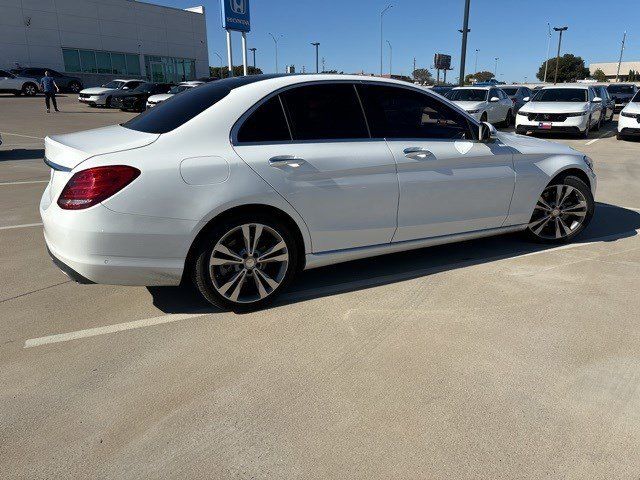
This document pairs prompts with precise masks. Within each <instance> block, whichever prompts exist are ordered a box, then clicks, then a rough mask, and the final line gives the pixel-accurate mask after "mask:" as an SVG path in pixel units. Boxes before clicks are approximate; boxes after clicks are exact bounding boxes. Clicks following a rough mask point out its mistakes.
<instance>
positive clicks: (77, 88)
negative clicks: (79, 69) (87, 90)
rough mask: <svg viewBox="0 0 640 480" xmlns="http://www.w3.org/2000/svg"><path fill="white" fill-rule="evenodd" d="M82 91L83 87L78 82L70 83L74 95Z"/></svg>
mask: <svg viewBox="0 0 640 480" xmlns="http://www.w3.org/2000/svg"><path fill="white" fill-rule="evenodd" d="M81 89H82V86H81V85H80V84H79V83H78V82H71V83H69V90H71V91H72V92H73V93H78V92H79V91H80V90H81Z"/></svg>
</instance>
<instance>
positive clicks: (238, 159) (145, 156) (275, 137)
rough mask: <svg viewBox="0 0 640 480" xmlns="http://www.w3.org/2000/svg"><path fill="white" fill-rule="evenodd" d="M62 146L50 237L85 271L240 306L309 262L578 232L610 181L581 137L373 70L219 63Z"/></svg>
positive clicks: (50, 193)
mask: <svg viewBox="0 0 640 480" xmlns="http://www.w3.org/2000/svg"><path fill="white" fill-rule="evenodd" d="M45 158H46V160H45V161H46V163H47V164H48V165H49V166H50V168H51V169H52V170H53V171H52V175H51V180H50V182H49V184H48V186H47V188H46V189H45V191H44V194H43V196H42V200H41V202H40V214H41V216H42V220H43V223H44V232H45V240H46V244H47V248H48V249H49V251H50V253H51V255H52V257H53V258H54V261H55V262H56V263H57V265H58V266H60V268H62V269H63V270H64V271H66V273H67V274H68V275H69V276H70V277H71V278H73V279H75V280H77V281H81V282H85V283H92V282H96V283H108V284H123V285H178V284H179V283H180V282H181V281H182V279H183V278H184V279H185V280H187V279H193V281H194V282H195V284H196V285H197V287H198V289H199V290H200V292H201V293H202V294H203V296H204V297H205V298H206V299H208V300H209V301H210V302H211V303H213V304H215V305H218V306H221V307H223V308H229V309H234V310H242V309H247V308H249V309H255V308H259V307H263V306H265V305H266V304H267V303H268V302H270V301H272V300H273V299H274V297H276V295H277V294H279V293H280V292H281V291H283V290H284V289H285V288H286V287H287V285H288V284H289V283H290V282H291V281H292V280H293V277H294V275H295V274H296V273H297V272H298V271H300V270H303V269H311V268H316V267H320V266H323V265H330V264H335V263H340V262H345V261H350V260H355V259H359V258H368V257H374V256H377V255H381V254H385V253H391V252H398V251H403V250H411V249H418V248H422V247H426V246H430V245H435V244H442V243H450V242H456V241H460V240H468V239H471V238H477V237H484V236H489V235H496V234H501V233H507V232H516V231H518V232H523V233H525V234H526V236H527V237H528V238H530V239H532V240H535V241H540V242H545V243H565V242H568V241H571V240H573V239H574V238H576V236H578V235H579V234H580V232H582V231H583V230H584V228H585V227H586V226H587V225H588V223H589V221H590V219H591V217H592V215H593V211H594V198H593V195H594V193H595V189H596V176H595V174H594V172H593V164H592V161H591V160H590V159H589V158H588V157H587V156H586V155H584V154H583V153H581V152H577V151H575V150H573V149H571V148H569V147H568V146H565V145H561V144H559V143H552V142H547V141H545V140H540V139H536V138H530V137H522V136H519V135H514V134H510V133H503V132H498V131H496V129H495V128H493V127H492V126H491V125H490V124H488V123H480V122H478V121H477V120H476V119H475V118H473V117H471V116H470V115H468V114H466V113H465V112H464V111H463V110H461V109H460V108H458V107H457V106H455V105H454V104H452V103H450V102H449V101H448V100H446V99H444V98H442V97H441V96H439V95H437V94H434V93H432V92H430V91H429V90H428V89H424V88H421V87H416V86H414V85H412V84H409V83H407V82H403V81H398V80H391V79H381V78H363V77H362V76H355V75H326V74H325V75H251V76H247V77H236V78H229V79H224V80H219V81H217V82H212V83H208V84H207V85H203V86H201V87H198V88H195V89H191V90H188V91H185V92H183V93H181V94H179V95H177V96H176V97H175V98H173V99H172V100H171V101H168V102H164V103H161V104H160V105H158V106H157V107H155V108H152V109H150V110H148V111H147V112H145V113H144V114H142V115H139V116H137V117H135V118H133V119H131V120H129V121H128V122H125V123H123V124H122V125H114V126H111V127H103V128H99V129H95V130H88V131H84V132H78V133H71V134H64V135H55V136H51V137H47V138H46V139H45ZM69 232H73V235H69ZM427 254H428V253H425V255H427ZM416 255H420V253H417V254H416Z"/></svg>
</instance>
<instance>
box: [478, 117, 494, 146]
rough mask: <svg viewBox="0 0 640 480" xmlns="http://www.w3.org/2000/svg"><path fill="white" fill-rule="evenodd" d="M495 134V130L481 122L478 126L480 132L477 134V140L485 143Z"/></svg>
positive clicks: (486, 123) (487, 123)
mask: <svg viewBox="0 0 640 480" xmlns="http://www.w3.org/2000/svg"><path fill="white" fill-rule="evenodd" d="M495 134H496V129H495V127H494V126H493V125H491V124H490V123H489V122H482V123H481V124H480V130H479V132H478V140H479V141H480V142H482V143H487V142H489V141H490V140H491V137H492V136H493V135H495Z"/></svg>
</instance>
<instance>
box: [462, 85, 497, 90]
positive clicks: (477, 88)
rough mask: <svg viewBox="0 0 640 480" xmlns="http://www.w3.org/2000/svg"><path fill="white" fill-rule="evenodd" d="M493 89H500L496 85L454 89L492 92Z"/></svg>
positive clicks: (468, 86) (467, 86)
mask: <svg viewBox="0 0 640 480" xmlns="http://www.w3.org/2000/svg"><path fill="white" fill-rule="evenodd" d="M492 88H500V87H496V85H480V86H479V87H474V86H473V85H465V86H464V87H454V88H453V89H454V90H491V89H492Z"/></svg>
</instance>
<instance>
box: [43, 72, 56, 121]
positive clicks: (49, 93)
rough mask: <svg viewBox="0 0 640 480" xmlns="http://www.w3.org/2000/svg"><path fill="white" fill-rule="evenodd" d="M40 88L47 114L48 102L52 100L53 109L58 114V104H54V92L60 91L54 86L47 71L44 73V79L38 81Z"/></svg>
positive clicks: (48, 109)
mask: <svg viewBox="0 0 640 480" xmlns="http://www.w3.org/2000/svg"><path fill="white" fill-rule="evenodd" d="M40 88H42V90H43V91H44V102H45V103H46V105H47V113H49V112H50V111H51V110H50V106H49V101H50V100H53V108H54V109H55V111H56V112H59V111H60V110H58V104H57V103H56V92H59V91H60V89H59V88H58V85H56V82H54V81H53V78H52V77H51V74H50V73H49V70H47V71H46V72H44V77H42V78H41V79H40Z"/></svg>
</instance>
